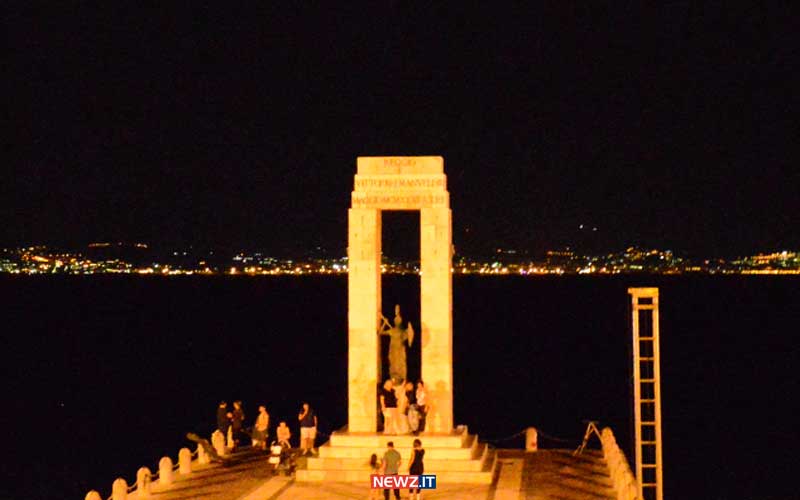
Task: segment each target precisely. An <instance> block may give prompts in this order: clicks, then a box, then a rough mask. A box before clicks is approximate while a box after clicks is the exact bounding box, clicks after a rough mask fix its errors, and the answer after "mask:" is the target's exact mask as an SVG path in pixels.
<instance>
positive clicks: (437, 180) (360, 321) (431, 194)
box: [347, 156, 453, 433]
mask: <svg viewBox="0 0 800 500" xmlns="http://www.w3.org/2000/svg"><path fill="white" fill-rule="evenodd" d="M351 202H352V206H351V208H350V210H349V211H348V222H349V231H348V249H347V257H348V355H349V357H348V430H349V432H376V430H377V387H378V383H379V382H380V381H379V380H378V378H379V375H380V362H381V361H380V360H381V358H380V356H381V353H380V342H379V340H380V337H379V336H378V335H376V334H375V330H376V326H378V327H379V328H381V327H382V326H383V327H385V325H382V323H381V320H382V318H383V317H382V314H381V310H382V309H381V212H382V211H384V210H419V212H420V274H421V279H420V281H421V284H420V299H421V304H420V313H421V314H420V317H421V325H420V332H419V336H420V340H419V341H420V346H421V347H420V349H421V353H422V354H421V356H422V364H421V375H422V380H424V381H425V387H426V388H427V391H428V399H429V403H430V407H431V410H430V413H429V414H428V420H427V430H428V431H430V432H440V433H447V432H450V431H452V430H453V348H452V345H453V286H452V252H453V247H452V222H451V212H450V195H449V193H448V192H447V180H446V177H445V175H444V160H443V159H442V157H440V156H388V157H360V158H358V170H357V173H356V176H355V186H354V190H353V193H352V198H351ZM387 323H388V321H387ZM379 325H381V326H379ZM390 328H391V325H390ZM400 338H402V336H400ZM400 345H401V346H402V340H401V342H400ZM403 354H405V353H403ZM397 369H398V370H400V369H399V368H397Z"/></svg>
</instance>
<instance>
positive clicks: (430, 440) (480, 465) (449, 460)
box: [297, 428, 496, 486]
mask: <svg viewBox="0 0 800 500" xmlns="http://www.w3.org/2000/svg"><path fill="white" fill-rule="evenodd" d="M415 439H419V440H420V441H422V447H423V448H424V449H425V473H426V474H436V480H437V482H439V483H441V484H445V483H446V484H491V482H492V475H493V473H494V468H495V465H496V463H495V462H496V454H495V452H494V451H492V450H490V449H489V446H488V445H486V444H485V443H481V442H480V441H478V436H476V435H470V434H469V433H468V432H467V429H466V428H463V430H461V431H453V432H450V433H426V432H423V433H422V434H420V435H418V436H413V435H398V436H394V435H388V434H379V433H368V432H352V433H351V432H347V431H346V430H342V431H336V432H334V433H333V434H332V435H331V439H330V441H328V442H327V443H325V444H324V445H322V446H320V447H319V456H318V457H312V458H309V459H308V462H307V468H306V469H301V470H298V471H297V481H309V482H313V481H337V482H359V483H361V482H363V483H364V485H365V486H366V485H368V483H369V476H370V474H371V471H370V467H369V458H370V456H371V455H372V454H373V453H375V454H376V455H378V457H379V458H380V457H383V454H384V452H385V451H386V443H387V442H389V441H392V442H393V443H394V448H395V449H396V450H397V451H398V452H400V456H401V457H402V460H403V462H402V464H403V467H402V468H401V469H400V473H401V474H408V465H409V461H410V459H411V449H412V448H413V442H414V440H415Z"/></svg>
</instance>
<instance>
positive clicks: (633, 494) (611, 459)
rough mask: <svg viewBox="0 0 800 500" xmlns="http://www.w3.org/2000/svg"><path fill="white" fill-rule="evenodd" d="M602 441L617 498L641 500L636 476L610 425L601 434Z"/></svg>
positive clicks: (604, 455) (621, 499)
mask: <svg viewBox="0 0 800 500" xmlns="http://www.w3.org/2000/svg"><path fill="white" fill-rule="evenodd" d="M600 443H601V444H602V446H603V457H604V458H605V460H606V463H607V464H608V471H609V473H610V474H611V480H612V481H613V483H614V490H615V491H616V492H617V500H641V499H640V498H639V497H638V488H637V483H636V478H635V477H634V475H633V472H631V468H630V465H628V459H627V458H625V454H624V453H622V450H620V448H619V445H617V440H616V438H615V437H614V433H613V432H611V429H609V428H608V427H606V428H604V429H603V431H602V432H601V434H600Z"/></svg>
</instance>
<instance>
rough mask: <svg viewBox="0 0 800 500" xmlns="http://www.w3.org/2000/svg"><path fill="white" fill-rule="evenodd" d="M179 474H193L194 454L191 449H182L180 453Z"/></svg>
mask: <svg viewBox="0 0 800 500" xmlns="http://www.w3.org/2000/svg"><path fill="white" fill-rule="evenodd" d="M178 472H179V473H180V474H191V472H192V452H191V451H190V450H189V448H181V449H180V451H179V452H178Z"/></svg>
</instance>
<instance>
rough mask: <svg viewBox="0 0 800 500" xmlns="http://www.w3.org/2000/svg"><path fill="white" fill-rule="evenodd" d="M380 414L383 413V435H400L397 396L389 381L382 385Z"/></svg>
mask: <svg viewBox="0 0 800 500" xmlns="http://www.w3.org/2000/svg"><path fill="white" fill-rule="evenodd" d="M380 400H381V413H383V433H384V434H400V431H399V429H398V425H397V396H396V395H395V393H394V389H393V384H392V381H391V380H387V381H386V382H385V383H384V384H383V389H382V390H381V396H380Z"/></svg>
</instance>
